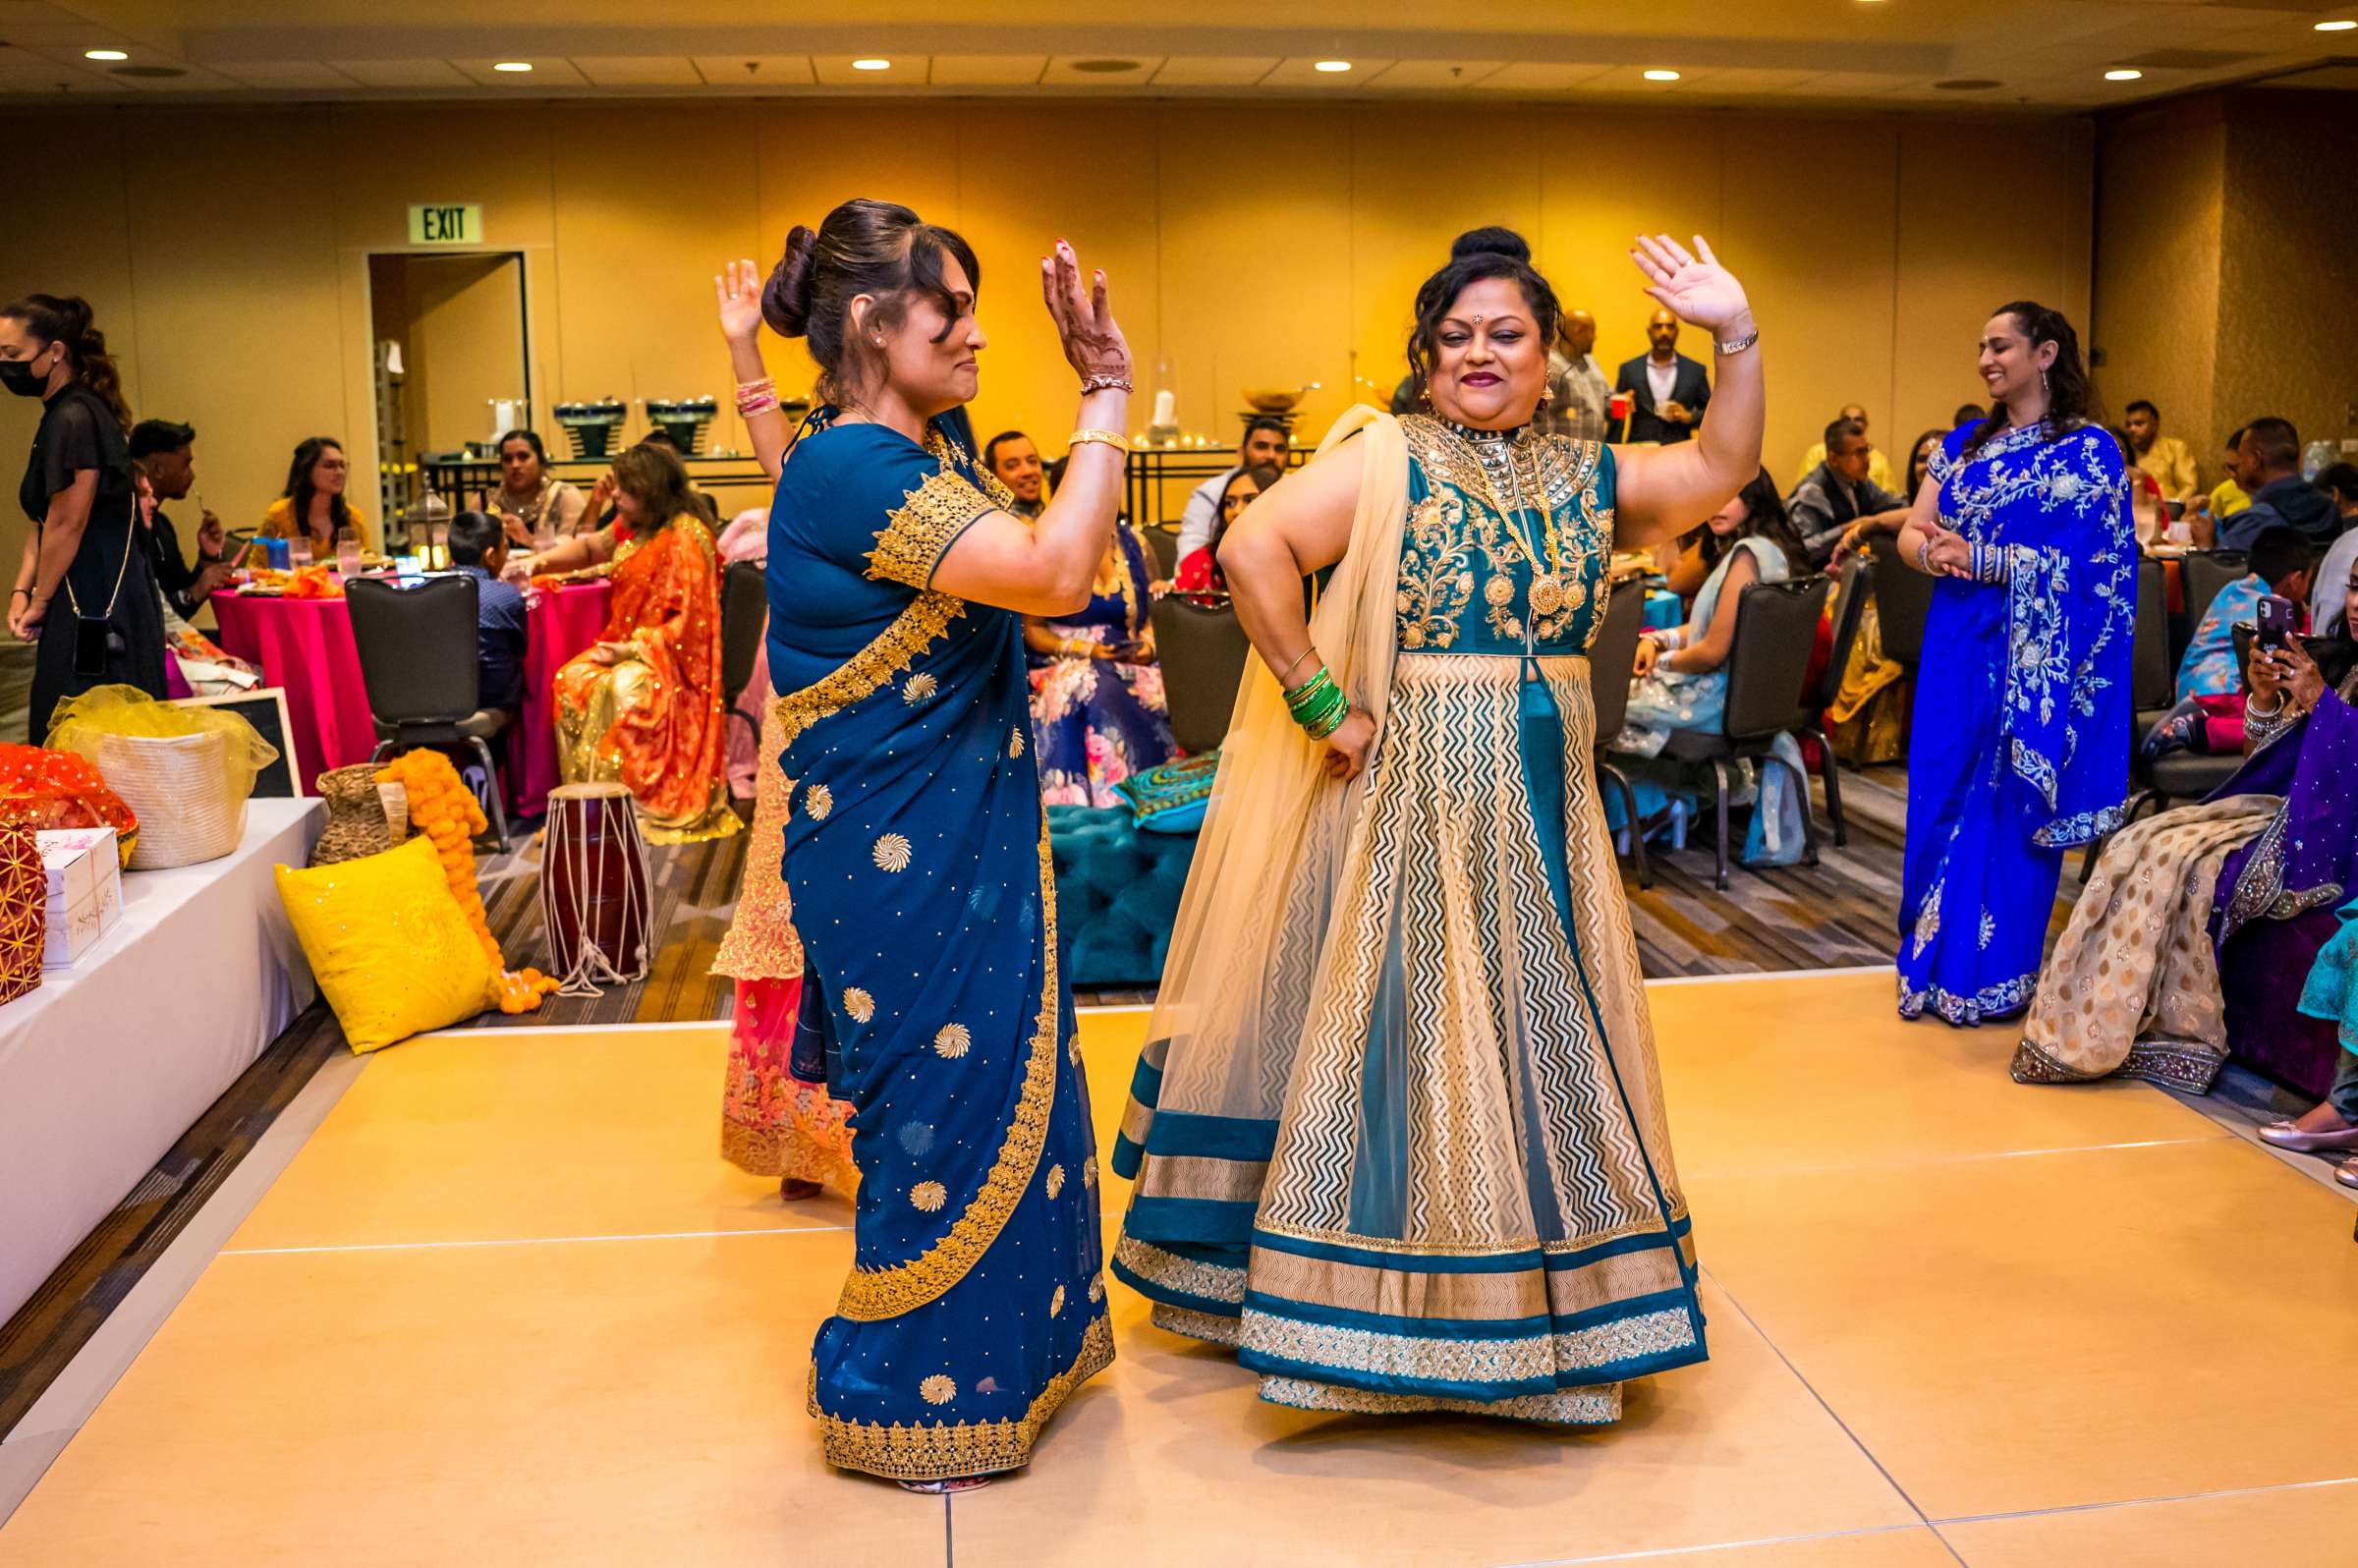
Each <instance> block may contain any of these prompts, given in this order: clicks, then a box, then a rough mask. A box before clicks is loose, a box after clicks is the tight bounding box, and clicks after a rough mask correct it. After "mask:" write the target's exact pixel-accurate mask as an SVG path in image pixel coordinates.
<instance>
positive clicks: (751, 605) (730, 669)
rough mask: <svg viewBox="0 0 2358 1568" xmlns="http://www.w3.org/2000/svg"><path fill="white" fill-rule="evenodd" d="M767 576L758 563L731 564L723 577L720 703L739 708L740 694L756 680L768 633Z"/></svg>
mask: <svg viewBox="0 0 2358 1568" xmlns="http://www.w3.org/2000/svg"><path fill="white" fill-rule="evenodd" d="M767 577H768V572H767V569H766V568H765V567H763V565H762V564H761V563H760V562H759V561H736V562H732V563H731V564H730V566H729V569H728V570H727V571H725V572H723V573H721V574H720V701H721V705H722V706H723V707H735V706H736V705H737V694H738V693H740V692H742V691H744V690H745V683H746V682H748V681H750V680H752V679H753V678H754V660H755V659H756V658H757V657H758V656H759V654H760V652H761V635H762V633H764V632H766V631H767V630H768V629H769V588H768V584H767V581H766V580H767Z"/></svg>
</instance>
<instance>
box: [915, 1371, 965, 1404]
mask: <svg viewBox="0 0 2358 1568" xmlns="http://www.w3.org/2000/svg"><path fill="white" fill-rule="evenodd" d="M917 1391H918V1392H919V1393H920V1394H922V1395H924V1396H925V1401H926V1404H928V1405H946V1404H948V1403H949V1402H950V1401H951V1400H953V1399H956V1398H957V1397H958V1384H957V1383H956V1382H955V1381H954V1380H952V1379H951V1378H949V1377H947V1376H945V1375H943V1374H942V1373H940V1372H935V1373H934V1374H933V1375H932V1376H930V1377H928V1378H926V1380H925V1381H924V1382H922V1383H919V1384H918V1385H917Z"/></svg>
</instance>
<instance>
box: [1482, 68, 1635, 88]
mask: <svg viewBox="0 0 2358 1568" xmlns="http://www.w3.org/2000/svg"><path fill="white" fill-rule="evenodd" d="M1612 69H1613V68H1612V67H1611V66H1609V65H1584V64H1580V63H1578V62H1575V61H1555V60H1518V61H1516V62H1515V63H1514V64H1512V65H1509V66H1507V67H1505V68H1504V69H1502V70H1499V71H1494V72H1492V73H1491V74H1490V75H1488V76H1487V77H1485V78H1483V79H1482V83H1481V85H1482V88H1483V90H1485V91H1487V92H1568V91H1570V90H1571V89H1572V88H1574V87H1581V86H1586V85H1587V84H1590V83H1592V82H1594V81H1596V80H1597V79H1598V78H1599V77H1601V76H1603V75H1604V74H1605V73H1606V72H1608V71H1610V70H1612Z"/></svg>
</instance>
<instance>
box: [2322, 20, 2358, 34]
mask: <svg viewBox="0 0 2358 1568" xmlns="http://www.w3.org/2000/svg"><path fill="white" fill-rule="evenodd" d="M2351 28H2358V22H2321V23H2319V24H2318V25H2317V30H2318V31H2320V32H2347V31H2349V30H2350V29H2351Z"/></svg>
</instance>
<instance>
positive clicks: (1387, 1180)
mask: <svg viewBox="0 0 2358 1568" xmlns="http://www.w3.org/2000/svg"><path fill="white" fill-rule="evenodd" d="M1642 243H1643V245H1644V248H1645V249H1644V252H1643V254H1642V255H1641V254H1639V253H1638V252H1633V255H1635V256H1637V257H1638V259H1639V261H1640V265H1641V266H1642V268H1643V269H1644V270H1645V271H1646V272H1647V274H1648V276H1649V277H1650V278H1651V280H1652V283H1653V287H1652V288H1651V289H1650V290H1649V292H1650V293H1652V294H1653V295H1654V297H1655V298H1656V300H1658V301H1659V302H1661V303H1662V304H1663V305H1664V306H1666V307H1668V308H1672V309H1674V310H1677V311H1678V312H1679V313H1680V314H1681V315H1683V316H1684V317H1685V318H1686V319H1688V320H1690V321H1693V322H1697V323H1699V324H1702V325H1704V326H1706V327H1707V328H1709V329H1710V330H1711V332H1712V336H1713V338H1714V339H1715V340H1716V341H1717V343H1718V351H1719V352H1718V370H1719V374H1718V377H1717V380H1718V387H1717V390H1716V392H1715V393H1714V394H1713V397H1712V417H1711V420H1710V421H1709V422H1707V423H1706V424H1705V425H1704V427H1703V431H1702V434H1701V436H1700V437H1699V438H1698V439H1697V440H1695V441H1691V442H1686V443H1683V444H1680V445H1677V446H1671V447H1665V448H1661V449H1658V450H1636V449H1630V450H1616V449H1613V448H1608V447H1604V446H1601V445H1600V444H1598V443H1596V442H1591V441H1576V440H1573V439H1570V438H1568V437H1564V436H1548V435H1541V434H1538V433H1536V432H1535V431H1533V430H1532V428H1531V420H1532V417H1533V415H1534V413H1535V412H1536V411H1537V408H1538V406H1539V403H1540V401H1541V398H1542V396H1543V393H1544V388H1545V387H1546V384H1547V344H1548V342H1549V341H1550V340H1551V339H1552V338H1553V337H1554V335H1555V326H1556V318H1557V315H1558V310H1557V307H1556V302H1555V297H1554V293H1553V291H1552V290H1550V289H1549V288H1548V286H1547V283H1546V281H1545V280H1544V278H1542V277H1541V276H1540V275H1539V274H1538V273H1537V272H1536V271H1534V270H1533V269H1532V267H1531V263H1530V250H1529V248H1528V247H1527V246H1526V245H1525V244H1524V243H1523V241H1522V239H1521V238H1520V237H1519V236H1516V235H1514V234H1511V233H1508V232H1506V231H1504V230H1495V229H1493V230H1478V231H1476V232H1474V233H1472V234H1469V235H1465V236H1463V237H1461V238H1460V239H1459V241H1458V242H1457V245H1456V247H1455V250H1454V253H1453V255H1452V258H1451V260H1450V262H1449V264H1448V265H1447V266H1445V267H1444V268H1442V270H1441V271H1440V272H1438V273H1436V274H1435V275H1434V276H1433V277H1432V279H1431V280H1429V281H1428V282H1427V283H1426V284H1425V286H1424V288H1423V289H1421V290H1420V291H1419V293H1418V296H1417V326H1416V331H1415V335H1414V336H1413V337H1412V339H1411V345H1410V357H1411V360H1412V362H1413V364H1414V366H1415V369H1416V371H1417V375H1416V378H1415V379H1416V380H1417V381H1418V382H1420V383H1421V384H1423V385H1424V386H1425V387H1426V388H1427V389H1428V395H1429V397H1430V398H1431V401H1432V407H1433V411H1434V412H1433V415H1432V416H1424V415H1415V416H1410V417H1408V418H1406V419H1403V420H1394V419H1392V418H1391V417H1390V416H1389V415H1379V414H1376V413H1375V412H1374V411H1373V410H1369V409H1358V410H1354V411H1353V412H1352V413H1351V414H1348V415H1346V416H1344V418H1343V420H1342V421H1341V422H1340V423H1338V424H1337V425H1336V426H1335V428H1334V430H1333V431H1332V432H1330V433H1329V434H1328V436H1327V439H1326V442H1325V444H1324V445H1323V446H1322V447H1321V449H1320V452H1319V458H1318V459H1317V460H1316V461H1315V462H1313V463H1312V464H1311V465H1310V466H1309V467H1308V468H1307V469H1305V470H1303V471H1301V472H1299V473H1297V474H1295V475H1293V476H1288V477H1287V478H1285V479H1283V480H1281V481H1279V482H1278V484H1277V485H1276V486H1275V487H1274V488H1273V489H1271V490H1270V491H1268V492H1267V493H1266V494H1264V495H1263V497H1262V498H1261V499H1260V500H1258V501H1256V502H1255V503H1254V505H1253V509H1252V511H1251V512H1250V513H1248V514H1247V515H1246V517H1245V518H1244V519H1243V520H1242V521H1241V522H1240V523H1239V524H1238V526H1237V532H1236V533H1235V534H1234V536H1232V538H1231V539H1230V541H1229V542H1228V543H1227V544H1226V545H1224V546H1223V548H1222V551H1221V555H1222V563H1223V565H1224V566H1225V567H1226V568H1227V573H1228V581H1229V587H1230V589H1231V591H1232V592H1233V594H1234V596H1235V601H1236V605H1237V610H1238V613H1239V615H1240V616H1241V617H1242V619H1243V620H1244V624H1245V628H1246V630H1247V631H1248V632H1249V633H1250V634H1251V636H1252V639H1253V644H1254V646H1255V648H1256V650H1257V651H1258V652H1259V654H1260V661H1259V662H1258V663H1257V664H1255V665H1254V666H1253V667H1252V668H1251V669H1250V670H1249V671H1248V673H1247V675H1246V678H1245V681H1244V683H1243V685H1242V688H1241V690H1240V692H1239V694H1238V698H1237V707H1236V714H1235V718H1234V720H1233V722H1232V723H1231V726H1230V729H1229V734H1228V740H1227V743H1226V744H1225V745H1224V746H1223V747H1222V748H1221V753H1220V768H1219V773H1218V776H1217V780H1216V782H1215V784H1214V786H1213V792H1212V801H1211V805H1210V808H1209V811H1208V813H1207V817H1206V821H1205V826H1204V831H1203V835H1202V838H1201V840H1200V842H1199V846H1198V849H1197V852H1196V861H1195V866H1194V869H1193V872H1192V874H1191V875H1190V877H1189V880H1188V887H1187V893H1186V895H1185V898H1184V899H1183V901H1182V903H1181V906H1180V912H1179V919H1178V924H1177V927H1176V929H1175V930H1174V933H1173V938H1172V942H1171V948H1170V958H1169V962H1168V964H1167V965H1166V967H1165V969H1164V972H1163V985H1162V994H1161V1000H1160V1002H1159V1003H1158V1004H1157V1006H1156V1009H1155V1013H1154V1018H1153V1020H1152V1022H1151V1025H1150V1028H1149V1031H1148V1044H1147V1047H1146V1050H1145V1052H1144V1054H1143V1056H1142V1058H1141V1060H1140V1063H1139V1067H1138V1072H1137V1076H1136V1078H1135V1080H1134V1083H1133V1089H1132V1102H1131V1105H1130V1108H1129V1111H1128V1114H1127V1116H1126V1117H1125V1119H1124V1122H1123V1127H1122V1138H1121V1142H1120V1143H1119V1144H1118V1145H1117V1146H1116V1148H1115V1161H1116V1166H1117V1169H1122V1170H1125V1171H1135V1172H1137V1174H1138V1186H1137V1189H1136V1192H1135V1194H1134V1197H1133V1200H1132V1203H1131V1206H1130V1210H1129V1213H1128V1214H1127V1215H1126V1216H1125V1218H1124V1221H1123V1225H1122V1239H1121V1242H1120V1245H1119V1246H1118V1247H1117V1249H1116V1251H1115V1254H1114V1268H1115V1271H1116V1272H1117V1274H1118V1275H1119V1276H1120V1277H1121V1278H1122V1279H1123V1280H1125V1281H1127V1282H1128V1283H1129V1284H1131V1285H1132V1286H1134V1287H1135V1288H1137V1289H1138V1290H1140V1291H1141V1292H1143V1293H1144V1294H1146V1295H1147V1296H1148V1297H1150V1298H1151V1299H1152V1301H1153V1302H1154V1317H1155V1321H1156V1322H1158V1323H1160V1324H1161V1325H1163V1326H1165V1327H1168V1328H1171V1329H1174V1330H1177V1331H1178V1332H1181V1333H1185V1334H1189V1335H1192V1336H1194V1337H1197V1338H1200V1339H1207V1340H1211V1341H1214V1342H1217V1343H1220V1344H1226V1345H1233V1346H1235V1347H1236V1350H1237V1359H1238V1361H1239V1362H1240V1363H1242V1364H1243V1365H1244V1366H1246V1367H1248V1368H1251V1369H1252V1370H1253V1371H1255V1372H1259V1373H1260V1374H1261V1394H1262V1397H1263V1399H1267V1400H1270V1401H1272V1402H1275V1403H1279V1404H1287V1405H1297V1406H1302V1407H1306V1408H1312V1409H1319V1410H1349V1411H1368V1412H1395V1411H1415V1410H1458V1411H1473V1412H1479V1413H1486V1414H1492V1415H1498V1416H1506V1417H1513V1418H1518V1419H1522V1420H1529V1421H1539V1422H1549V1423H1559V1424H1594V1423H1602V1422H1610V1421H1613V1420H1615V1419H1617V1418H1618V1416H1619V1414H1620V1410H1621V1391H1620V1385H1621V1383H1622V1382H1623V1381H1625V1380H1626V1379H1629V1378H1632V1377H1638V1376H1644V1375H1646V1374H1648V1373H1652V1372H1662V1371H1666V1370H1668V1369H1670V1368H1673V1367H1680V1366H1685V1365H1689V1364H1691V1363H1694V1362H1698V1361H1701V1360H1703V1359H1704V1356H1705V1348H1704V1328H1703V1314H1702V1310H1701V1308H1700V1306H1699V1305H1698V1302H1697V1297H1696V1286H1697V1277H1698V1276H1697V1273H1696V1267H1695V1262H1694V1253H1693V1246H1692V1241H1691V1237H1690V1235H1689V1224H1688V1216H1687V1209H1686V1202H1685V1200H1684V1199H1683V1198H1682V1197H1681V1196H1680V1193H1679V1187H1678V1176H1677V1172H1676V1170H1675V1169H1674V1168H1673V1166H1672V1164H1671V1158H1670V1148H1669V1140H1668V1134H1667V1130H1666V1127H1665V1125H1664V1121H1663V1115H1662V1105H1661V1088H1660V1083H1659V1079H1658V1075H1657V1073H1656V1064H1655V1054H1654V1040H1653V1031H1652V1025H1651V1022H1650V1020H1649V1018H1648V1015H1647V1007H1646V997H1645V992H1644V989H1643V985H1642V982H1641V980H1640V979H1639V973H1638V956H1637V945H1636V941H1635V939H1634V937H1633V936H1632V934H1631V930H1630V924H1629V911H1628V905H1627V902H1626V900H1625V899H1624V897H1623V894H1622V891H1621V881H1620V875H1619V871H1618V869H1617V868H1616V866H1615V864H1614V861H1613V854H1612V847H1611V844H1610V843H1609V841H1608V840H1607V838H1606V836H1605V828H1604V818H1603V814H1602V812H1601V809H1600V804H1599V801H1598V795H1597V786H1596V774H1595V765H1596V764H1595V753H1594V740H1593V737H1594V731H1595V718H1594V715H1595V705H1594V700H1593V697H1592V694H1591V692H1590V688H1589V668H1588V660H1587V657H1586V652H1587V649H1588V646H1589V644H1590V642H1591V640H1592V639H1593V638H1594V637H1595V635H1596V632H1597V628H1598V626H1599V624H1600V622H1601V621H1602V619H1603V611H1604V599H1605V595H1606V593H1607V591H1608V588H1607V584H1606V579H1605V566H1606V563H1607V561H1608V560H1609V559H1610V557H1611V554H1612V551H1613V549H1614V547H1615V546H1616V545H1619V546H1622V547H1642V546H1644V545H1646V544H1649V543H1651V542H1653V541H1655V540H1656V539H1659V538H1663V537H1666V536H1668V535H1669V534H1671V533H1673V532H1676V531H1677V530H1679V529H1681V528H1683V527H1685V526H1687V525H1689V524H1690V523H1691V522H1692V520H1693V519H1695V518H1697V517H1702V516H1707V515H1709V514H1710V513H1712V512H1713V511H1715V510H1717V508H1718V507H1719V506H1720V505H1721V504H1722V503H1724V502H1725V501H1726V500H1727V499H1728V497H1729V496H1731V495H1733V494H1734V493H1735V492H1736V489H1737V487H1738V486H1739V485H1740V484H1742V483H1743V482H1744V481H1745V480H1746V479H1748V478H1750V477H1751V476H1753V475H1754V474H1755V473H1756V472H1757V471H1758V470H1759V467H1760V445H1761V423H1762V409H1763V394H1762V379H1761V369H1760V356H1759V355H1758V354H1757V353H1756V352H1754V345H1755V343H1756V341H1757V338H1758V334H1757V333H1755V332H1754V331H1753V330H1752V326H1751V312H1750V310H1749V308H1748V307H1747V306H1746V303H1745V299H1744V292H1743V289H1742V287H1741V286H1740V285H1739V284H1738V283H1737V282H1736V280H1735V279H1734V278H1733V277H1731V276H1729V275H1728V274H1727V273H1726V272H1725V271H1723V270H1722V269H1721V268H1720V267H1719V266H1718V265H1717V264H1716V263H1715V262H1714V261H1712V255H1711V252H1710V250H1709V248H1708V247H1705V246H1703V245H1702V243H1701V242H1700V241H1698V242H1697V250H1698V251H1699V252H1701V258H1700V259H1697V258H1695V257H1691V256H1689V255H1688V254H1687V253H1686V252H1685V251H1684V250H1683V249H1681V248H1679V247H1677V246H1674V245H1672V244H1671V243H1670V242H1669V241H1668V240H1667V239H1660V240H1650V241H1645V242H1642ZM1338 561H1339V565H1336V567H1335V573H1334V576H1333V578H1332V579H1331V581H1330V582H1329V584H1328V587H1327V589H1326V591H1325V592H1324V593H1323V594H1322V595H1321V596H1320V598H1319V606H1318V610H1317V613H1316V616H1315V617H1314V618H1313V619H1312V621H1311V622H1310V623H1309V624H1308V625H1307V626H1306V625H1305V623H1304V618H1303V605H1302V590H1301V580H1302V577H1303V575H1304V574H1305V573H1306V572H1311V571H1315V570H1318V569H1319V568H1321V567H1325V566H1327V565H1330V564H1335V563H1337V562H1338ZM1289 715H1290V716H1291V718H1292V719H1293V720H1294V721H1296V722H1289ZM1297 722H1298V723H1299V726H1300V727H1299V728H1297V727H1296V723H1297ZM1142 1156H1143V1168H1141V1160H1142Z"/></svg>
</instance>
